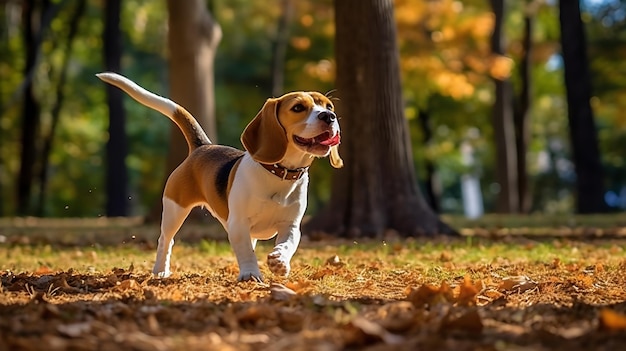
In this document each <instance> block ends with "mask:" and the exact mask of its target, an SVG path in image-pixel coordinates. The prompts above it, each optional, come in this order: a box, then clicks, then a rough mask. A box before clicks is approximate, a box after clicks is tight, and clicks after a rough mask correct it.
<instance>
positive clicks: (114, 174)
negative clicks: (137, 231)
mask: <svg viewBox="0 0 626 351" xmlns="http://www.w3.org/2000/svg"><path fill="white" fill-rule="evenodd" d="M104 4H105V5H104V7H105V16H104V33H103V34H104V64H105V69H106V70H107V71H112V72H119V71H120V60H121V56H122V33H121V30H120V12H121V0H107V1H105V3H104ZM106 92H107V104H108V106H109V140H108V141H107V144H106V157H107V158H106V164H107V170H106V192H107V201H106V214H107V216H108V217H119V216H126V215H128V198H127V197H128V170H127V167H126V155H127V154H128V141H127V140H126V113H125V110H124V101H123V93H122V91H121V90H119V89H117V88H115V87H113V86H111V85H108V84H107V85H106Z"/></svg>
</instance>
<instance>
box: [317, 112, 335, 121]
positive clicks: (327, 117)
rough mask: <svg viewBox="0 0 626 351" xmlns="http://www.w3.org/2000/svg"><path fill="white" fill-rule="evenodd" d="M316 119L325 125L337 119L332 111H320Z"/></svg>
mask: <svg viewBox="0 0 626 351" xmlns="http://www.w3.org/2000/svg"><path fill="white" fill-rule="evenodd" d="M317 118H319V119H321V120H322V121H324V122H326V124H331V123H333V122H334V121H335V120H336V119H337V115H335V113H334V112H332V111H322V112H320V113H319V115H317Z"/></svg>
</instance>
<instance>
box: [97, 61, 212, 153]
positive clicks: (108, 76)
mask: <svg viewBox="0 0 626 351" xmlns="http://www.w3.org/2000/svg"><path fill="white" fill-rule="evenodd" d="M96 76H97V77H98V78H100V79H102V80H103V81H105V82H107V83H109V84H112V85H115V86H116V87H118V88H120V89H122V90H123V91H125V92H126V93H127V94H128V95H130V96H131V97H132V98H133V99H135V100H137V102H139V103H141V104H143V105H145V106H148V107H150V108H152V109H155V110H157V111H159V112H161V113H162V114H164V115H166V116H167V117H169V119H171V120H172V121H174V123H176V125H177V126H178V128H180V130H181V131H182V132H183V134H184V135H185V140H187V145H188V146H189V152H191V151H193V150H194V149H196V148H197V147H199V146H202V145H207V144H211V140H209V137H207V135H206V133H205V132H204V130H202V127H201V126H200V124H199V123H198V121H197V120H196V119H195V118H194V117H193V116H192V115H191V113H189V111H187V110H185V109H184V108H183V107H182V106H180V105H178V104H177V103H175V102H174V101H172V100H170V99H166V98H164V97H162V96H159V95H156V94H154V93H151V92H149V91H147V90H146V89H144V88H142V87H140V86H139V85H137V84H136V83H135V82H133V81H132V80H130V79H128V78H126V77H124V76H121V75H119V74H117V73H111V72H106V73H98V74H96Z"/></svg>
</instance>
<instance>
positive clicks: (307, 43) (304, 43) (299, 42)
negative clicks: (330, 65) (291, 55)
mask: <svg viewBox="0 0 626 351" xmlns="http://www.w3.org/2000/svg"><path fill="white" fill-rule="evenodd" d="M290 43H291V46H293V47H294V48H295V49H297V50H301V51H304V50H308V49H309V48H310V47H311V39H309V38H308V37H293V38H291V41H290Z"/></svg>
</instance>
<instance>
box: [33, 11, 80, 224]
mask: <svg viewBox="0 0 626 351" xmlns="http://www.w3.org/2000/svg"><path fill="white" fill-rule="evenodd" d="M86 2H87V1H86V0H78V1H77V4H76V10H75V13H74V14H73V15H72V18H71V19H70V23H69V30H68V34H67V41H66V42H65V47H64V48H63V52H64V53H65V57H64V59H63V64H62V65H61V72H60V74H59V78H58V81H57V89H56V91H57V98H56V100H55V102H54V105H53V106H52V110H51V111H50V115H51V119H52V121H51V123H50V130H49V131H48V134H47V135H45V136H43V138H42V139H43V147H42V152H41V153H42V155H41V169H40V173H39V200H38V202H37V216H39V217H44V216H45V205H46V195H47V189H48V163H49V162H50V154H51V153H52V143H53V142H54V136H55V134H56V129H57V126H58V124H59V118H60V115H61V107H62V106H63V101H64V100H65V94H64V93H63V88H64V87H65V82H66V80H67V70H68V68H69V61H70V54H71V52H72V43H73V42H74V38H75V37H76V33H77V32H78V24H79V22H80V18H81V17H82V16H83V13H84V12H85V5H86Z"/></svg>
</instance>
